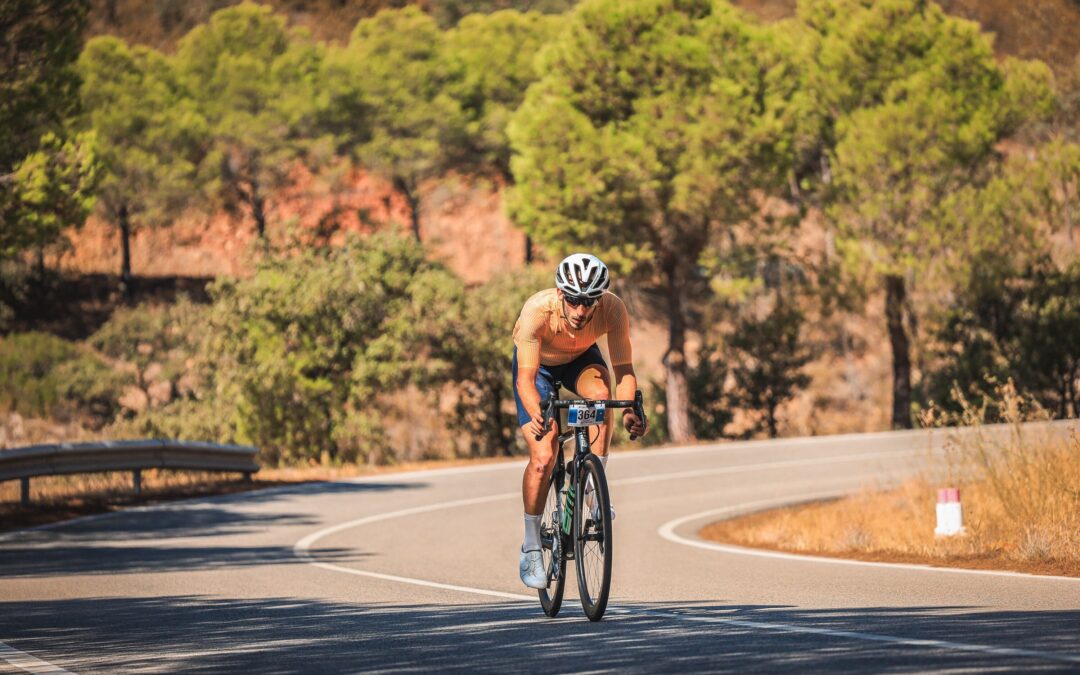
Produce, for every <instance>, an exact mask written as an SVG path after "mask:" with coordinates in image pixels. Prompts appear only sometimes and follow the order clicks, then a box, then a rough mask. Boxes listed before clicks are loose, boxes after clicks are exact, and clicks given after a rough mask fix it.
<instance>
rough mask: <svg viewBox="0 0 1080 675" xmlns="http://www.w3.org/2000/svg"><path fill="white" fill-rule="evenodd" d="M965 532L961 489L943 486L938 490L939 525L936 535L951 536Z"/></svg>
mask: <svg viewBox="0 0 1080 675" xmlns="http://www.w3.org/2000/svg"><path fill="white" fill-rule="evenodd" d="M963 533H964V514H963V511H962V510H961V509H960V490H959V489H958V488H941V489H939V490H938V491H937V527H936V528H934V535H936V536H938V537H951V536H953V535H956V534H963Z"/></svg>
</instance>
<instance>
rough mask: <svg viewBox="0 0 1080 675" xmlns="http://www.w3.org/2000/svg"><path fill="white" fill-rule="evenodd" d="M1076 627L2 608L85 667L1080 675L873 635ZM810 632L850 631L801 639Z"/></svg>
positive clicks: (1032, 642) (1004, 642)
mask: <svg viewBox="0 0 1080 675" xmlns="http://www.w3.org/2000/svg"><path fill="white" fill-rule="evenodd" d="M1078 622H1080V612H1060V611H1058V612H985V611H980V610H979V609H978V608H965V607H914V608H888V607H879V608H868V609H862V608H849V609H830V610H801V609H798V608H793V607H785V606H775V605H723V604H717V603H710V604H702V603H680V602H666V603H642V602H638V603H618V604H617V605H613V606H612V608H611V611H610V612H609V614H608V616H606V617H605V618H604V620H603V621H601V622H599V623H591V622H589V621H587V620H586V619H585V617H584V616H583V615H582V614H581V612H580V608H579V607H577V606H576V604H575V603H573V601H572V600H570V599H568V602H567V605H566V607H565V608H564V612H563V614H562V615H560V617H559V618H557V619H548V618H546V617H544V616H543V614H542V613H541V611H540V608H539V606H538V605H537V604H533V603H523V602H522V603H510V602H507V603H484V604H450V605H433V604H369V605H362V604H353V603H343V602H333V601H320V600H310V599H300V598H292V597H276V598H265V599H256V600H251V599H235V600H230V599H219V598H209V597H202V596H190V595H186V596H171V597H141V598H139V597H136V598H115V597H108V598H86V599H78V600H57V601H33V602H0V634H2V635H4V640H5V642H6V643H7V644H9V645H11V646H13V647H14V648H16V649H19V650H23V651H27V652H29V653H31V654H33V655H35V656H37V657H39V658H43V659H46V660H48V661H50V662H52V663H54V664H56V665H58V666H61V667H65V668H68V669H70V670H74V671H77V672H94V671H109V672H115V671H118V670H121V671H123V670H136V669H152V668H156V669H161V668H165V669H168V670H170V671H183V672H237V671H243V672H246V671H253V670H254V671H258V672H266V673H290V672H310V671H317V672H341V671H347V672H355V671H368V670H391V669H392V670H408V671H439V672H446V671H465V670H468V671H483V672H505V671H507V670H515V671H520V670H529V671H538V670H543V671H548V670H550V671H555V672H566V671H584V670H590V671H628V672H675V671H678V672H688V671H689V672H700V671H709V672H717V671H721V672H729V671H731V672H733V671H740V672H742V671H747V670H768V671H781V672H787V671H799V672H805V671H807V670H818V671H820V670H826V669H828V670H829V671H875V672H890V671H905V672H907V671H913V670H918V671H924V670H947V669H971V670H979V671H986V670H1017V669H1020V668H1023V669H1025V670H1050V671H1053V670H1061V671H1064V670H1067V669H1070V668H1071V669H1072V670H1074V671H1075V669H1076V667H1077V666H1076V664H1069V663H1067V662H1055V661H1053V660H1048V659H1044V658H1036V657H1033V656H1022V655H1015V654H1011V655H1010V654H1007V653H986V652H980V651H963V650H961V649H957V648H955V647H950V646H947V645H937V646H935V645H931V644H897V643H895V642H889V641H883V640H874V639H870V638H867V637H865V636H867V635H871V634H875V633H876V634H879V635H882V636H902V637H904V638H912V639H935V640H949V639H953V640H957V641H960V640H962V641H963V642H966V643H971V644H979V645H993V646H996V647H1009V648H1024V649H1030V650H1053V649H1054V648H1055V646H1056V647H1057V648H1059V649H1060V648H1061V647H1062V646H1063V645H1064V644H1065V643H1066V642H1068V643H1069V644H1068V646H1069V647H1070V648H1072V649H1073V650H1074V652H1075V650H1076V637H1075V627H1076V626H1077V625H1080V624H1078ZM815 629H828V630H831V631H843V632H847V633H849V634H848V635H843V634H835V633H833V634H822V633H813V632H796V631H799V630H803V631H806V630H815ZM851 633H858V634H859V635H862V636H864V637H862V638H856V637H853V636H852V635H850V634H851ZM924 633H925V634H929V635H932V637H930V638H924V637H923V634H924ZM1050 633H1054V634H1056V635H1057V638H1051V637H1050V636H1049V634H1050Z"/></svg>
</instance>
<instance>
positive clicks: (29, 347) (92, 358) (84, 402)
mask: <svg viewBox="0 0 1080 675" xmlns="http://www.w3.org/2000/svg"><path fill="white" fill-rule="evenodd" d="M130 381H131V378H130V377H129V376H127V375H126V374H124V373H122V372H119V371H117V370H115V369H113V368H111V367H110V366H109V365H108V364H106V363H105V362H104V361H102V359H101V358H100V357H99V356H97V355H96V354H94V353H93V352H91V351H90V350H88V349H86V348H84V347H82V346H80V345H78V344H75V343H73V342H68V341H67V340H64V339H61V338H58V337H56V336H53V335H49V334H47V333H18V334H14V335H10V336H8V337H7V338H5V339H4V340H3V341H2V342H0V406H2V407H4V408H6V409H7V410H9V411H14V412H18V413H20V414H22V415H27V416H31V417H63V416H65V415H69V414H72V413H76V412H78V413H83V414H86V415H89V416H91V418H92V420H93V421H94V422H95V423H96V424H101V423H104V422H106V421H108V420H109V419H111V418H112V416H113V415H114V414H115V412H116V409H117V404H116V400H117V399H118V398H119V396H120V391H121V390H122V388H123V387H124V386H125V385H126V384H128V383H129V382H130Z"/></svg>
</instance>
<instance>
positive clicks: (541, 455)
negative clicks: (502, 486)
mask: <svg viewBox="0 0 1080 675" xmlns="http://www.w3.org/2000/svg"><path fill="white" fill-rule="evenodd" d="M512 377H513V382H515V383H516V382H517V350H516V349H515V350H514V359H513V368H512ZM536 390H537V391H538V392H539V393H540V398H541V399H543V398H546V397H547V395H548V394H549V393H551V392H552V391H554V390H555V381H554V379H553V378H552V376H551V373H550V372H548V370H547V369H546V368H544V367H543V366H541V367H540V369H539V370H538V371H537V373H536ZM514 402H515V403H516V404H517V413H518V426H519V427H520V428H521V433H522V435H523V436H524V437H525V444H526V446H527V447H528V448H529V463H528V465H526V467H525V471H524V473H523V475H522V477H521V500H522V503H523V505H524V507H525V514H526V515H531V516H536V515H539V514H540V512H541V511H543V510H544V501H545V499H546V497H547V487H548V480H549V478H550V477H551V468H552V466H553V464H554V460H555V439H556V436H557V435H558V432H557V426H556V425H554V424H553V425H552V427H551V431H549V432H548V434H547V435H546V436H544V437H543V438H542V439H541V440H539V441H538V440H536V437H535V436H533V435H532V434H530V433H529V431H528V428H527V425H528V424H529V422H530V417H529V413H528V412H526V410H525V406H524V405H523V404H522V403H521V397H520V396H518V392H517V385H516V384H515V385H514Z"/></svg>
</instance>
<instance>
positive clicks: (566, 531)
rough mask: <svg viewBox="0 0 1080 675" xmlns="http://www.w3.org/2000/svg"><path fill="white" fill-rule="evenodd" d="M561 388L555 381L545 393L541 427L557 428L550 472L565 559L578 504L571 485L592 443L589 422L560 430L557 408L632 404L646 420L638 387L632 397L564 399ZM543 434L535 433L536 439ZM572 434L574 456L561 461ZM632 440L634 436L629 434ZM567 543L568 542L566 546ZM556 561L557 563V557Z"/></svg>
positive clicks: (569, 553)
mask: <svg viewBox="0 0 1080 675" xmlns="http://www.w3.org/2000/svg"><path fill="white" fill-rule="evenodd" d="M560 389H562V384H561V383H560V382H556V383H555V390H554V391H553V392H552V393H551V394H550V395H549V396H548V398H547V400H546V401H545V402H544V428H545V429H547V428H548V427H549V425H550V423H551V421H552V420H554V421H555V424H556V425H557V426H556V428H557V429H558V435H557V437H556V440H555V443H556V445H557V449H556V451H555V452H556V455H555V466H554V468H553V469H552V472H551V480H552V481H553V482H554V483H555V489H556V492H557V493H558V494H559V498H558V499H556V500H555V509H556V513H557V517H558V521H557V522H558V523H559V533H560V535H561V536H560V542H559V543H560V546H565V547H566V553H565V558H566V560H573V559H574V555H575V554H574V547H573V541H572V540H571V539H570V530H571V528H572V524H573V522H574V509H575V508H579V504H578V503H577V495H575V494H574V486H576V485H577V483H578V474H579V473H580V470H581V463H582V462H583V461H584V460H585V457H587V456H588V454H589V452H590V449H591V447H592V442H591V441H590V440H589V429H590V428H591V427H589V426H577V427H571V428H570V429H569V430H567V431H562V420H561V419H560V417H559V415H558V411H559V410H562V409H569V408H570V406H574V405H583V406H587V407H590V408H596V407H598V406H601V405H603V406H604V407H605V408H607V409H608V410H612V409H615V410H618V409H623V408H633V409H634V413H635V414H636V415H637V416H638V417H639V418H640V419H641V420H642V421H644V420H645V411H644V405H643V404H642V397H641V392H640V391H638V392H637V393H636V394H635V397H634V400H632V401H629V400H620V399H596V400H590V399H567V400H559V390H560ZM612 423H613V422H612V421H607V422H605V424H612ZM595 426H597V428H599V429H603V428H604V425H595ZM540 438H542V436H540V437H538V438H537V440H539V439H540ZM571 438H573V439H574V442H575V450H574V456H573V458H572V459H570V460H569V461H566V462H564V457H565V450H564V448H563V446H564V445H565V444H566V442H567V441H568V440H570V439H571ZM630 438H631V440H633V438H634V437H633V436H631V437H630ZM568 477H569V479H570V484H569V485H568V486H567V488H566V490H565V492H564V491H563V489H562V487H563V485H565V484H566V483H565V481H566V479H567V478H568ZM568 544H569V546H568ZM556 564H559V562H558V559H557V557H556Z"/></svg>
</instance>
